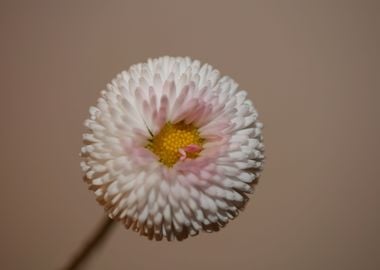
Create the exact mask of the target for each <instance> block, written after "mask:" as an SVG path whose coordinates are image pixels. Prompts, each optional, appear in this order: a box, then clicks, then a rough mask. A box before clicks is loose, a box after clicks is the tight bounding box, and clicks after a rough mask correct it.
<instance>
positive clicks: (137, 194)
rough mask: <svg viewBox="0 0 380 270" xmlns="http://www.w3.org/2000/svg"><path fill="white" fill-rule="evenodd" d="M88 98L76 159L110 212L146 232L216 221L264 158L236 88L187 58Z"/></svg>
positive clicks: (236, 202) (143, 70)
mask: <svg viewBox="0 0 380 270" xmlns="http://www.w3.org/2000/svg"><path fill="white" fill-rule="evenodd" d="M101 95H102V96H101V97H100V98H99V100H98V103H97V105H96V106H94V107H91V108H90V119H88V120H86V122H85V125H86V127H87V128H88V129H89V131H88V133H86V134H84V135H83V139H84V143H85V145H84V146H83V147H82V150H81V153H82V156H83V158H84V161H83V162H82V163H81V165H82V169H83V171H84V172H85V180H86V181H87V183H88V184H89V188H90V189H91V190H93V191H94V193H95V195H96V197H97V200H98V201H99V202H100V203H101V204H102V205H104V207H105V209H106V211H107V212H108V214H109V216H110V217H111V218H113V219H117V220H120V221H121V222H123V223H124V224H125V226H126V227H127V228H132V229H133V230H135V231H138V232H140V233H141V234H142V235H145V236H148V237H149V238H150V239H153V238H154V239H157V240H161V239H162V238H163V237H165V238H167V239H169V240H171V239H179V240H181V239H184V238H186V237H187V236H188V235H196V234H197V233H198V232H199V231H201V230H204V231H209V232H211V231H217V230H219V228H220V227H223V226H224V225H225V224H227V222H228V221H229V220H230V219H233V218H234V217H235V216H237V214H238V213H239V211H240V210H241V209H242V208H243V207H244V206H245V204H246V202H247V200H248V197H247V195H246V194H247V193H251V192H252V190H253V183H254V182H255V180H256V179H257V178H258V176H259V172H260V171H261V169H262V165H263V158H264V156H263V150H264V147H263V144H262V135H261V129H262V124H261V123H259V122H258V121H257V112H256V110H255V108H254V107H253V105H252V102H251V101H250V100H249V99H247V93H246V92H245V91H241V90H238V85H237V84H236V83H235V82H234V81H233V80H232V79H231V78H229V77H226V76H225V77H220V75H219V71H218V70H216V69H214V68H212V67H211V66H210V65H208V64H203V65H201V63H200V62H199V61H193V60H191V59H190V58H180V57H177V58H173V57H161V58H158V59H153V60H152V59H149V60H148V62H147V63H144V64H137V65H134V66H132V67H130V69H129V70H128V71H123V72H122V73H121V74H119V75H118V76H117V77H116V78H115V79H114V80H113V81H112V83H111V84H109V85H107V90H104V91H102V93H101Z"/></svg>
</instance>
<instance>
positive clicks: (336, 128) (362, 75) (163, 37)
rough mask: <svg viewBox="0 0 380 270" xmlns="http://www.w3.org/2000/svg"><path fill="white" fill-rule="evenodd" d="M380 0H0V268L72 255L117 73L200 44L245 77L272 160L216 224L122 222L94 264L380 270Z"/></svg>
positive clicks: (89, 226) (88, 218)
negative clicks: (102, 114) (87, 140)
mask: <svg viewBox="0 0 380 270" xmlns="http://www.w3.org/2000/svg"><path fill="white" fill-rule="evenodd" d="M379 11H380V5H379V2H378V1H359V0H358V1H194V0H192V1H23V2H21V1H1V2H0V59H1V60H0V84H1V90H0V120H1V129H0V136H1V137H0V139H1V140H0V144H1V145H0V146H1V155H0V157H1V163H0V166H1V167H0V168H1V170H0V177H1V204H0V210H1V222H0V229H1V230H0V239H1V241H0V249H1V250H0V251H1V252H0V265H1V266H0V268H1V269H5V270H8V269H9V270H13V269H38V270H40V269H60V268H61V267H62V266H63V265H64V264H65V263H66V261H67V260H68V258H69V257H70V256H72V255H73V254H74V253H75V252H76V251H77V250H78V247H79V246H80V245H81V244H82V243H83V241H84V240H85V239H87V237H88V236H89V235H90V234H91V233H92V231H93V229H94V228H95V227H96V225H97V224H98V222H99V220H100V218H101V217H102V215H103V210H102V208H101V207H100V206H98V205H97V203H96V202H95V200H94V196H93V194H91V193H90V192H89V191H88V190H87V188H86V185H85V184H84V183H83V182H82V180H81V172H80V168H79V157H78V152H79V149H80V146H81V134H82V132H83V131H84V127H83V126H82V123H83V121H84V119H85V118H86V117H87V115H88V107H89V106H90V105H92V104H94V103H95V101H96V99H97V97H98V95H99V91H100V90H101V89H103V88H104V87H105V85H106V83H107V82H109V81H110V80H111V79H112V78H113V77H114V75H115V74H116V73H118V72H119V71H121V70H123V69H127V68H128V67H129V66H130V65H131V64H134V63H137V62H141V61H145V60H146V59H147V58H148V57H156V56H161V55H173V56H186V55H188V56H191V57H193V58H197V59H200V60H201V61H204V62H208V63H210V64H212V65H214V66H215V67H216V68H218V69H219V70H221V72H222V73H223V74H229V75H230V76H232V77H233V78H234V79H236V80H237V81H238V82H239V84H240V86H241V88H243V89H246V90H247V91H248V92H249V95H250V97H251V98H252V99H253V101H254V103H255V105H256V107H257V109H258V110H259V113H260V116H261V120H262V121H263V122H264V124H265V130H264V132H265V133H264V135H265V143H266V149H267V150H266V151H267V152H266V155H267V162H266V167H265V171H264V174H263V177H262V179H261V181H260V183H259V185H258V188H257V191H256V194H255V196H254V197H253V199H252V200H251V201H250V203H249V204H248V207H247V209H246V210H245V211H244V212H243V213H242V214H241V215H240V216H239V217H238V218H237V219H236V220H234V221H233V222H231V223H230V224H229V225H228V226H227V227H226V228H225V229H223V230H222V231H221V232H219V233H214V234H201V235H200V236H198V237H195V238H191V239H188V240H186V241H184V242H173V243H168V242H150V241H148V240H147V239H145V238H142V237H140V236H138V235H137V234H136V233H134V232H131V231H127V230H125V229H124V228H123V227H122V226H118V227H117V228H115V230H114V231H113V233H112V234H111V235H110V237H109V238H108V240H107V242H105V244H104V245H103V246H102V248H101V249H99V251H98V252H97V253H96V256H94V257H93V258H92V260H91V261H90V262H89V264H87V267H86V269H94V270H96V269H167V270H170V269H184V270H186V269H219V270H224V269H229V270H230V269H256V270H261V269H282V270H287V269H289V270H290V269H291V270H297V269H324V270H327V269H380V232H379V228H380V217H379V205H380V204H379V201H380V200H379V192H380V181H379V180H380V179H379V174H380V170H379V167H380V165H379V164H378V163H379V150H380V147H379V135H380V134H379V115H380V108H379V101H380V100H379V98H380V95H379V90H380V89H379V88H380V83H379V76H380V72H379V71H380V69H379V48H380V42H379V26H380V20H379Z"/></svg>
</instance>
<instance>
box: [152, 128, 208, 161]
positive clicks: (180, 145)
mask: <svg viewBox="0 0 380 270" xmlns="http://www.w3.org/2000/svg"><path fill="white" fill-rule="evenodd" d="M202 145H203V139H202V138H201V137H200V135H199V131H198V129H197V128H196V127H195V126H193V125H191V124H189V125H188V124H185V123H184V122H180V123H177V124H172V123H170V122H168V123H166V124H165V126H164V127H163V128H162V129H161V131H160V132H159V133H158V134H157V135H155V136H154V137H153V138H152V139H151V140H150V141H149V143H148V144H147V145H146V148H147V149H149V150H150V151H152V152H153V153H154V154H156V156H158V157H159V160H160V162H161V163H163V164H165V165H166V166H167V167H173V165H174V164H176V163H177V162H178V160H185V159H186V158H190V159H194V158H196V157H197V156H198V154H199V152H200V151H201V150H202Z"/></svg>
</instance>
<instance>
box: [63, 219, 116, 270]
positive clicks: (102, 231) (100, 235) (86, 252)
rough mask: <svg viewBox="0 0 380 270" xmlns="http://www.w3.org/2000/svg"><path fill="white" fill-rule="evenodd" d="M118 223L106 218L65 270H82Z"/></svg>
mask: <svg viewBox="0 0 380 270" xmlns="http://www.w3.org/2000/svg"><path fill="white" fill-rule="evenodd" d="M114 223H116V222H114V221H113V220H112V219H110V218H108V217H106V218H105V219H104V220H103V221H102V224H101V225H100V226H99V228H98V229H97V230H96V232H95V233H94V235H93V236H92V237H91V238H90V239H89V240H88V242H87V243H85V245H84V246H83V247H82V249H81V250H80V252H79V253H78V254H76V255H75V256H74V257H73V259H72V260H71V261H70V262H69V264H68V265H67V266H66V267H65V268H64V270H76V269H81V265H82V264H83V263H84V262H85V261H86V260H87V259H88V258H89V256H90V255H91V253H92V252H93V251H94V250H95V249H96V248H97V247H98V246H99V244H101V242H102V241H103V240H104V239H105V237H106V236H107V234H108V232H109V231H110V229H111V228H112V227H113V226H112V225H113V224H114Z"/></svg>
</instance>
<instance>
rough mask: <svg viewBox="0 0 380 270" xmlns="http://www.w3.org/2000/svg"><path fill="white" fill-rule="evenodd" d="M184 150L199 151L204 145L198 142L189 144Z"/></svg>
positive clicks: (189, 151)
mask: <svg viewBox="0 0 380 270" xmlns="http://www.w3.org/2000/svg"><path fill="white" fill-rule="evenodd" d="M184 150H185V151H186V152H188V153H197V152H199V151H201V150H202V147H201V146H199V145H197V144H189V145H188V146H186V147H185V149H184Z"/></svg>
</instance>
